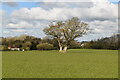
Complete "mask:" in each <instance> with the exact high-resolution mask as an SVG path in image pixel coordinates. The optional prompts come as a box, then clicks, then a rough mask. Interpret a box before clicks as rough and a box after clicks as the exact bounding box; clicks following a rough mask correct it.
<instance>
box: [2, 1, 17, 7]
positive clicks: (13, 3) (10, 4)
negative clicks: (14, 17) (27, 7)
mask: <svg viewBox="0 0 120 80" xmlns="http://www.w3.org/2000/svg"><path fill="white" fill-rule="evenodd" d="M2 4H3V5H7V6H9V7H16V6H18V4H17V2H3V3H2Z"/></svg>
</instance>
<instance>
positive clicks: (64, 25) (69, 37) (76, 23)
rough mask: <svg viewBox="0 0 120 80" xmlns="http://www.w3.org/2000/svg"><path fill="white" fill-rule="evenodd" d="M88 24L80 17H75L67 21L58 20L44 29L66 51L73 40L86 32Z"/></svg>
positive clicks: (61, 49) (62, 50)
mask: <svg viewBox="0 0 120 80" xmlns="http://www.w3.org/2000/svg"><path fill="white" fill-rule="evenodd" d="M88 27H89V26H88V24H87V23H85V22H81V21H80V20H79V18H77V17H73V18H72V19H69V20H66V21H58V22H57V23H56V24H51V25H49V27H48V28H45V29H44V30H43V31H44V32H45V34H47V35H49V36H52V37H53V38H56V39H57V41H58V44H59V47H60V50H59V51H60V52H66V51H67V48H68V46H69V43H70V42H71V41H74V40H75V39H76V38H78V37H81V36H83V35H84V34H86V32H87V31H88V30H89V29H88Z"/></svg>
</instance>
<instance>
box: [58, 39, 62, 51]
mask: <svg viewBox="0 0 120 80" xmlns="http://www.w3.org/2000/svg"><path fill="white" fill-rule="evenodd" d="M57 41H58V44H59V52H63V47H62V44H61V43H60V39H57Z"/></svg>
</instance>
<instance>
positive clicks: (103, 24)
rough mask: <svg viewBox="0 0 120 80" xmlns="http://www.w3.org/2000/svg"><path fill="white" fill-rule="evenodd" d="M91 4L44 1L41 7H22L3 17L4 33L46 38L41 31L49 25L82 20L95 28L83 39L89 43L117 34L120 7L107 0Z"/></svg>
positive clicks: (93, 1) (93, 0)
mask: <svg viewBox="0 0 120 80" xmlns="http://www.w3.org/2000/svg"><path fill="white" fill-rule="evenodd" d="M103 1H104V2H103ZM90 4H91V5H90V6H89V3H84V2H80V3H79V2H78V3H64V2H61V3H60V2H59V4H58V3H56V4H55V3H52V2H51V3H48V2H47V3H45V2H44V3H40V4H39V5H40V7H32V8H21V9H19V10H15V11H13V12H12V14H11V15H9V16H6V17H4V19H3V22H4V24H3V27H4V29H5V31H6V30H9V31H12V33H11V35H14V34H15V35H17V34H19V35H20V34H22V33H23V34H29V35H35V36H37V37H38V36H39V37H44V36H45V34H44V32H43V31H42V30H43V29H44V28H45V27H47V26H48V24H49V22H51V21H58V20H67V19H69V18H71V17H79V18H80V19H81V20H82V21H85V22H87V23H88V24H89V25H90V28H92V29H93V30H92V32H93V34H89V35H87V36H84V38H83V39H86V40H90V39H95V38H100V37H105V36H110V35H111V34H113V33H116V32H117V30H118V26H117V24H118V22H117V18H118V7H117V5H116V4H112V3H110V2H108V1H107V0H99V2H95V0H92V3H90ZM48 7H49V8H48ZM80 39H81V38H80Z"/></svg>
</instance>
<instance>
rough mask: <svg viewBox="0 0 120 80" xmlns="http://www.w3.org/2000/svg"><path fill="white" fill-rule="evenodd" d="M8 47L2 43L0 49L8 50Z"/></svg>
mask: <svg viewBox="0 0 120 80" xmlns="http://www.w3.org/2000/svg"><path fill="white" fill-rule="evenodd" d="M7 50H8V48H7V46H5V45H0V51H7Z"/></svg>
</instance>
